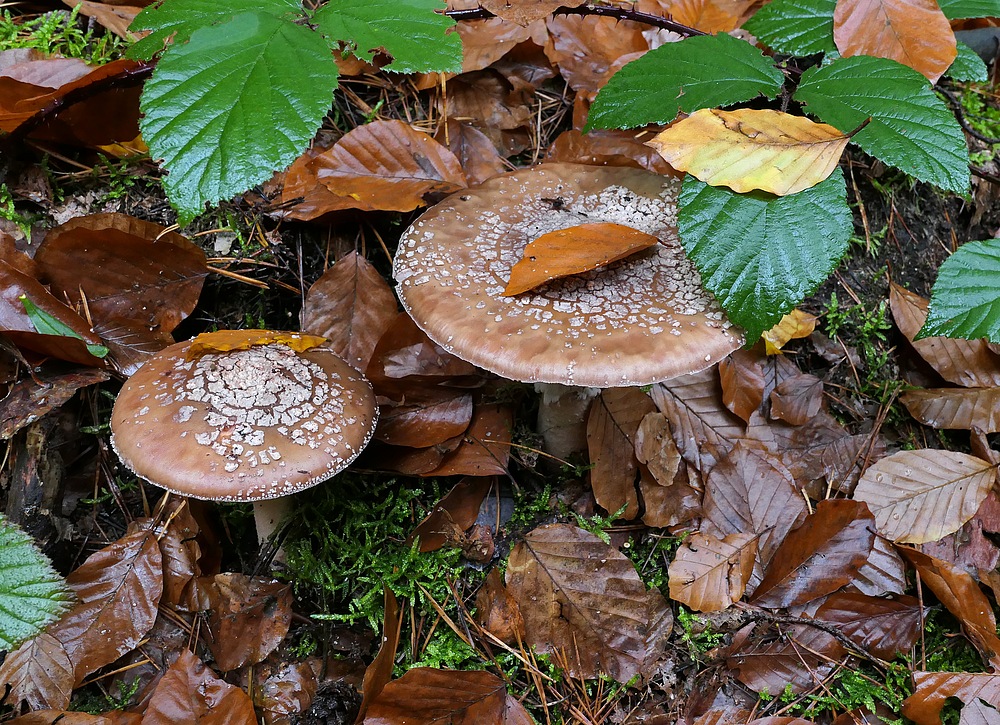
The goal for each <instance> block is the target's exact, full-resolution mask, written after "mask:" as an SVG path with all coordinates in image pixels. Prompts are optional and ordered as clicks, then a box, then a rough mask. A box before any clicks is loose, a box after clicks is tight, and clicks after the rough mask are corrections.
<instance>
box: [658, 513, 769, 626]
mask: <svg viewBox="0 0 1000 725" xmlns="http://www.w3.org/2000/svg"><path fill="white" fill-rule="evenodd" d="M756 553H757V537H756V535H754V534H750V533H746V534H730V535H729V536H727V537H725V538H724V539H717V538H715V537H714V536H709V535H708V534H701V533H694V534H691V536H689V537H688V538H686V539H685V540H684V543H683V544H682V545H681V547H680V549H678V550H677V555H676V557H675V558H674V560H673V561H672V562H670V570H669V576H670V598H671V599H673V600H674V601H677V602H680V603H681V604H684V605H685V606H688V607H690V608H691V609H695V610H697V611H699V612H718V611H721V610H723V609H726V608H728V607H730V606H732V604H733V602H736V601H739V599H740V598H741V597H742V596H743V592H744V590H745V589H746V586H747V582H748V581H749V580H750V574H751V573H752V572H753V562H754V558H755V555H756Z"/></svg>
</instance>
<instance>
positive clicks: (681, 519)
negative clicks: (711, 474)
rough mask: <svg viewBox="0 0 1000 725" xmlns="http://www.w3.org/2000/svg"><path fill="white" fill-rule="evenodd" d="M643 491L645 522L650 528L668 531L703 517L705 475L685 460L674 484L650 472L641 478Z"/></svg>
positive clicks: (680, 463)
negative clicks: (702, 476) (702, 475)
mask: <svg viewBox="0 0 1000 725" xmlns="http://www.w3.org/2000/svg"><path fill="white" fill-rule="evenodd" d="M639 492H640V493H641V494H642V501H643V503H644V504H645V506H646V512H645V513H644V514H643V515H642V522H643V523H644V524H646V526H654V527H657V528H666V527H669V526H676V525H678V524H683V523H685V522H687V521H690V520H691V519H693V518H696V517H698V516H701V514H702V508H701V500H702V494H703V493H704V486H703V485H702V483H701V474H699V473H698V472H697V471H695V470H694V468H692V467H691V465H690V464H689V463H687V462H686V461H684V460H681V461H679V462H678V466H677V473H676V475H675V476H674V479H673V481H664V482H660V481H657V480H655V479H654V478H653V477H652V476H651V475H648V471H643V472H642V476H641V477H640V479H639Z"/></svg>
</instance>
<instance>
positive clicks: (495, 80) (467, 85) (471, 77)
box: [438, 68, 533, 148]
mask: <svg viewBox="0 0 1000 725" xmlns="http://www.w3.org/2000/svg"><path fill="white" fill-rule="evenodd" d="M530 103H531V95H530V93H529V92H528V89H526V88H521V89H518V88H515V87H514V84H513V83H512V82H511V81H510V80H509V79H508V78H506V77H505V76H504V75H503V74H502V73H500V72H499V71H497V70H494V69H493V68H487V69H485V70H480V71H475V72H473V73H463V74H462V75H460V76H457V77H455V78H453V79H452V80H451V81H449V83H448V95H447V107H445V105H444V97H443V96H442V97H441V98H439V100H438V108H439V109H440V110H441V112H442V113H444V112H445V111H446V110H447V112H448V114H449V115H454V116H455V117H457V118H461V119H463V120H468V121H471V122H472V123H475V124H476V125H477V126H478V127H479V128H480V131H481V133H483V135H484V136H486V138H487V139H489V138H490V136H489V135H488V134H496V133H497V132H499V131H505V130H506V131H510V130H513V129H518V128H524V127H527V126H528V125H529V124H530V123H531V119H532V115H533V111H532V108H531V105H530ZM490 143H491V144H492V143H494V141H490ZM494 148H496V146H494Z"/></svg>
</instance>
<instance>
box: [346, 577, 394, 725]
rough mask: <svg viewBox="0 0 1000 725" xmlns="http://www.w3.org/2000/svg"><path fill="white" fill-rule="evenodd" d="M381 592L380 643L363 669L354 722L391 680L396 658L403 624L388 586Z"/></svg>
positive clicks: (363, 713)
mask: <svg viewBox="0 0 1000 725" xmlns="http://www.w3.org/2000/svg"><path fill="white" fill-rule="evenodd" d="M382 594H383V601H384V604H385V606H384V611H385V614H384V616H383V618H382V644H381V646H380V647H379V648H378V654H377V655H375V659H373V660H372V663H371V664H370V665H368V667H367V669H365V677H364V682H363V683H362V686H361V705H360V706H359V708H358V716H357V718H355V720H354V722H355V723H360V722H362V721H363V720H364V718H365V715H366V714H367V713H368V708H369V707H371V704H372V703H373V702H375V700H376V699H377V698H378V696H379V694H380V693H381V692H382V690H384V689H385V686H386V685H388V684H389V681H390V680H392V668H393V664H394V660H395V659H396V650H397V649H398V648H399V632H400V627H401V626H402V624H403V620H402V618H401V617H400V616H399V603H398V602H397V601H396V595H395V594H393V593H392V590H391V589H389V587H387V586H383V587H382Z"/></svg>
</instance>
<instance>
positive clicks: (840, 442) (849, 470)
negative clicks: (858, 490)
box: [820, 433, 886, 494]
mask: <svg viewBox="0 0 1000 725" xmlns="http://www.w3.org/2000/svg"><path fill="white" fill-rule="evenodd" d="M873 436H874V437H873ZM885 452H886V442H885V439H884V438H882V437H881V436H880V435H878V434H877V433H872V434H867V435H866V434H859V435H853V436H844V437H843V438H839V439H837V440H835V441H833V442H832V443H830V444H828V445H826V446H824V447H823V449H822V451H821V453H820V460H821V461H822V464H823V476H824V477H825V478H826V481H827V483H828V484H829V485H830V487H831V488H832V489H833V490H834V491H839V492H840V493H844V494H851V493H853V492H854V489H855V487H856V486H857V483H858V479H859V478H860V477H861V473H862V472H863V471H864V470H865V469H866V468H867V467H868V465H869V463H871V462H872V461H877V460H879V459H881V458H883V457H884V456H885Z"/></svg>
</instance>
